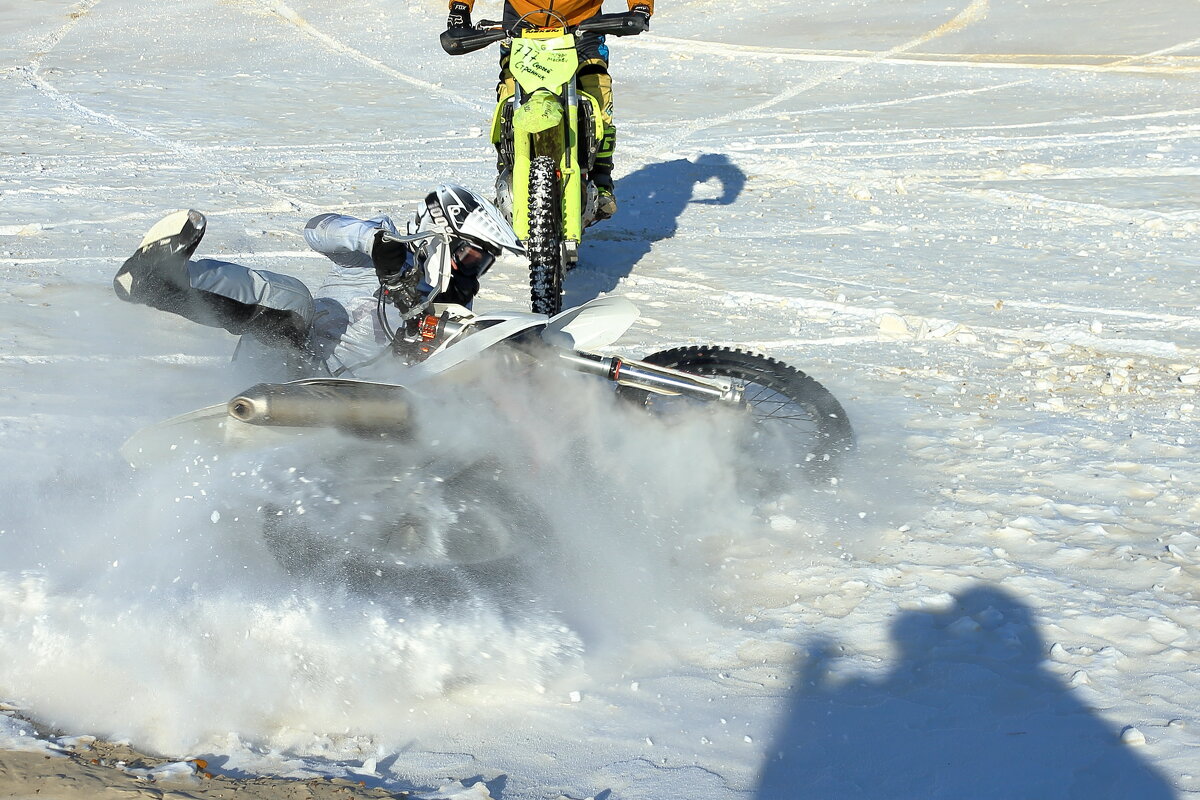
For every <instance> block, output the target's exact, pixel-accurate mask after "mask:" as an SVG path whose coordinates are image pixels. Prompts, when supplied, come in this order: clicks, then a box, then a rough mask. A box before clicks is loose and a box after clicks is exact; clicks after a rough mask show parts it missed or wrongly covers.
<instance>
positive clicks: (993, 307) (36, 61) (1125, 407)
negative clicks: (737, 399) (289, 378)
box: [0, 0, 1200, 800]
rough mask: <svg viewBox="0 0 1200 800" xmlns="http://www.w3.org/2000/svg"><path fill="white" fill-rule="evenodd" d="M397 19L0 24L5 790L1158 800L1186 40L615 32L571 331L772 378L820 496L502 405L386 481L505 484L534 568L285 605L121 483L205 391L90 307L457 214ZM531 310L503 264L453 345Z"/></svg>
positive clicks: (254, 548)
mask: <svg viewBox="0 0 1200 800" xmlns="http://www.w3.org/2000/svg"><path fill="white" fill-rule="evenodd" d="M489 2H490V3H491V5H492V6H494V8H490V7H489V6H488V3H489ZM610 3H611V0H610ZM609 10H619V9H616V8H612V9H609ZM489 12H494V13H489ZM498 14H499V3H498V2H492V0H486V2H485V0H480V3H479V5H478V6H477V8H476V17H485V16H498ZM444 20H445V7H444V3H440V2H435V1H434V0H409V2H407V3H381V2H374V1H373V0H349V2H344V3H319V2H313V1H312V0H288V2H286V3H285V2H282V1H281V0H239V1H238V2H220V3H218V2H199V3H196V2H193V3H183V2H179V1H178V0H168V1H166V2H157V3H137V2H133V1H132V0H83V1H82V2H78V3H70V2H64V1H63V0H46V1H45V2H41V3H37V4H16V3H7V4H0V58H2V62H0V114H2V115H3V118H4V120H5V122H4V138H3V146H2V148H0V308H2V313H3V320H4V324H3V326H0V452H2V454H3V458H2V461H0V480H2V481H3V496H4V499H3V502H2V503H0V652H3V653H4V656H5V657H4V659H3V665H2V666H0V701H3V705H0V747H3V748H8V749H30V748H33V749H35V750H44V751H45V752H46V754H47V755H48V756H51V757H52V758H53V757H54V756H55V755H56V754H57V753H58V752H59V751H61V750H62V748H63V747H65V746H66V743H68V742H70V741H77V740H78V737H92V736H95V737H103V738H106V739H111V740H118V741H122V740H124V741H128V742H130V743H132V744H133V745H134V746H137V747H139V748H142V749H144V750H146V751H148V752H155V753H158V754H161V755H162V756H164V757H165V758H167V759H170V760H172V763H185V760H186V759H188V758H192V759H195V758H197V757H202V758H203V759H204V760H205V761H206V762H207V763H208V764H209V765H210V769H212V770H213V771H216V772H219V773H221V774H226V775H232V776H240V775H254V774H274V775H283V776H291V777H311V776H322V775H325V776H335V777H340V778H349V779H352V780H354V781H359V780H361V781H364V782H366V783H367V784H368V785H371V786H378V787H383V788H387V789H390V790H392V791H396V792H400V791H412V792H414V793H416V794H418V795H421V796H430V797H432V796H447V795H454V796H460V797H463V798H466V797H475V798H482V797H486V796H489V795H490V796H491V797H495V798H504V799H505V800H524V799H525V798H556V797H560V796H562V797H567V798H575V799H577V800H582V798H609V797H611V798H618V797H619V798H629V799H632V798H648V799H649V798H666V797H689V798H706V800H725V798H739V797H754V798H757V799H758V800H775V799H776V798H793V797H803V798H846V797H886V798H908V797H913V798H916V797H921V798H933V797H939V798H960V797H976V798H1008V797H1039V798H1042V797H1044V798H1062V797H1077V798H1107V797H1112V798H1116V797H1120V798H1131V797H1138V798H1158V797H1163V798H1167V797H1185V796H1192V795H1200V610H1198V609H1197V604H1196V599H1197V594H1198V592H1197V584H1198V582H1200V495H1198V494H1197V488H1196V487H1197V486H1198V485H1200V460H1198V459H1197V443H1198V442H1200V430H1198V419H1200V414H1198V412H1197V390H1198V389H1200V286H1198V280H1200V255H1198V253H1200V247H1198V243H1200V181H1198V177H1200V104H1198V103H1197V98H1198V97H1200V39H1198V38H1196V37H1197V35H1198V33H1200V6H1197V4H1196V3H1195V2H1193V1H1192V0H1163V1H1162V2H1159V3H1155V4H1149V5H1147V4H1142V3H1135V2H1132V1H1131V0H1107V1H1106V2H1103V3H1073V4H1072V3H1068V4H1063V3H1051V2H1045V1H1044V0H1033V2H1028V3H1020V4H1002V3H995V2H990V1H989V0H972V2H965V1H964V2H962V3H960V4H957V5H946V4H940V3H931V2H908V3H899V4H897V3H884V2H880V1H879V0H860V1H859V2H850V0H821V1H820V2H817V3H810V4H799V5H797V6H794V7H793V6H780V4H778V3H767V2H764V1H763V0H730V1H729V2H724V3H715V2H709V1H708V0H681V2H664V3H662V5H661V7H660V8H659V10H658V12H657V13H656V15H655V16H654V21H653V26H652V30H651V31H650V32H649V33H648V34H645V35H642V36H638V37H630V38H623V39H619V40H612V41H610V43H609V44H610V47H611V51H612V73H613V75H614V80H615V84H616V106H617V119H618V124H619V141H618V150H617V170H616V174H617V177H618V184H617V193H618V197H619V200H620V203H621V208H620V211H619V213H618V216H617V217H616V218H614V219H612V220H610V221H607V222H604V223H602V224H600V225H598V226H596V227H594V228H592V229H590V230H589V231H588V235H587V238H586V241H585V243H584V245H583V247H582V249H581V263H580V266H579V268H578V269H576V270H575V271H574V272H572V273H571V274H570V275H569V276H568V278H567V282H566V289H567V291H566V298H565V300H566V305H575V304H578V303H580V302H583V301H585V300H588V299H591V298H593V297H596V296H599V295H602V294H607V293H612V294H619V295H622V296H625V297H628V298H630V299H631V300H633V301H634V302H635V303H637V304H638V306H639V307H640V309H641V312H642V317H641V318H640V320H639V321H638V323H636V325H635V326H634V328H633V329H632V330H631V331H630V332H629V333H628V334H627V335H626V337H625V338H624V339H623V340H622V342H620V343H619V345H618V346H617V347H616V348H615V349H616V350H617V351H619V352H621V353H624V354H626V355H631V356H637V355H641V354H645V353H649V352H652V351H654V350H659V349H663V348H666V347H671V346H678V345H683V344H694V343H719V344H726V345H738V346H743V347H748V348H753V349H755V350H758V351H761V352H765V353H767V354H769V355H771V356H773V357H775V358H779V359H781V360H783V361H786V362H788V363H790V364H794V365H796V366H797V367H799V368H801V369H803V370H805V371H806V372H808V373H810V374H812V375H813V376H814V377H816V378H817V379H818V380H820V381H821V382H822V383H823V384H824V385H826V386H827V387H828V388H829V389H830V390H831V391H832V392H833V393H834V394H835V395H836V396H837V397H838V398H839V399H840V400H841V401H842V403H843V405H844V406H845V407H846V409H847V411H848V413H849V416H850V419H851V421H852V422H853V424H854V426H855V429H856V433H857V436H858V444H859V447H858V450H857V452H856V453H855V455H854V457H853V459H852V460H851V461H850V462H849V463H848V464H847V465H846V467H845V469H844V470H843V473H842V475H841V477H840V479H839V481H838V482H837V483H836V484H833V483H823V484H818V485H813V484H811V483H808V482H805V481H797V482H796V483H795V484H794V485H793V486H792V487H791V488H790V489H788V490H786V491H784V492H782V493H781V494H780V495H779V496H777V497H773V498H769V499H762V498H758V499H756V500H754V501H750V500H748V499H747V498H746V497H745V496H744V494H743V493H741V492H740V491H739V488H738V483H737V481H736V479H735V478H734V474H733V473H734V469H735V464H736V462H737V454H736V452H734V450H735V447H734V445H733V443H732V442H731V441H730V440H729V439H728V438H727V437H723V436H722V435H721V434H720V432H714V431H713V430H711V429H710V428H708V427H706V426H705V424H704V420H703V419H684V420H682V421H680V422H678V423H677V424H674V425H664V424H660V423H656V422H654V421H651V420H647V419H645V418H643V417H640V416H637V415H634V414H632V413H630V412H629V410H628V409H626V408H623V407H619V406H618V404H617V403H616V401H615V399H613V398H612V397H611V396H610V395H607V394H605V393H603V392H602V391H600V390H598V389H597V388H596V387H592V386H591V385H590V384H587V383H586V382H581V381H580V380H579V379H577V378H570V377H561V376H547V377H546V378H545V380H544V381H539V382H536V383H535V385H528V384H523V383H518V382H513V381H505V380H502V379H499V378H498V379H497V380H494V381H491V382H489V383H488V385H487V386H475V387H471V386H467V387H462V388H461V391H460V392H459V393H458V394H457V395H455V396H448V397H445V398H442V399H441V401H440V402H439V404H438V407H437V409H436V410H435V413H434V414H433V415H432V417H433V418H434V419H437V420H438V421H439V422H440V426H438V427H436V428H435V429H430V430H427V431H425V437H424V438H423V440H422V442H421V443H420V444H418V445H416V446H415V449H414V452H413V460H414V464H419V463H425V462H424V461H423V459H429V458H432V457H433V456H434V455H436V453H437V452H439V451H442V450H445V449H446V448H451V449H455V448H457V450H458V451H464V452H466V451H469V452H473V453H478V454H479V455H480V456H481V457H487V458H491V459H495V460H496V461H497V462H498V463H500V464H501V465H502V466H504V465H507V467H508V469H506V470H502V471H501V472H498V473H497V474H498V475H499V476H502V478H503V480H504V481H506V482H508V483H509V484H510V488H513V489H515V490H519V491H520V492H521V493H522V496H528V497H530V498H532V499H533V500H534V501H535V502H536V503H537V505H538V507H539V508H540V512H539V513H540V514H543V515H544V517H545V519H546V520H547V521H548V523H549V525H550V528H551V529H552V530H553V531H554V537H553V547H554V548H555V551H556V554H557V555H558V556H559V560H558V561H557V562H555V563H557V564H558V565H559V566H558V568H556V569H553V570H547V569H541V570H537V569H534V570H531V571H530V572H529V574H520V575H516V576H514V577H513V578H512V580H511V581H508V582H505V583H502V584H501V585H500V586H499V587H497V586H490V585H483V584H474V583H471V582H467V583H463V584H461V585H458V584H456V585H454V586H451V587H447V586H444V585H440V584H439V585H435V586H426V585H424V584H423V583H421V582H416V583H414V584H413V585H411V586H406V587H404V588H403V589H398V590H397V591H396V592H395V593H394V594H387V595H379V594H371V593H359V592H355V591H352V590H348V589H347V588H346V587H344V586H338V585H336V583H331V582H304V581H299V582H298V581H296V580H295V579H294V578H293V577H292V576H289V575H287V574H286V573H285V572H284V571H283V570H282V569H281V568H280V567H279V564H278V563H277V562H276V561H275V560H274V559H273V558H272V557H271V554H270V553H269V552H268V551H267V549H266V548H264V546H263V542H262V540H261V537H260V536H259V535H258V533H257V529H256V527H255V525H254V522H255V520H254V519H251V518H250V517H252V516H253V515H252V514H251V515H248V514H247V511H246V510H247V509H252V508H256V507H259V506H261V505H262V504H263V503H264V502H267V500H269V498H267V497H266V494H269V492H268V491H267V490H269V489H271V488H272V487H274V486H277V484H273V483H271V482H270V481H266V480H263V479H261V477H262V475H263V473H264V463H263V462H262V461H261V460H260V461H258V462H255V461H254V460H253V458H249V457H245V456H243V457H240V458H239V457H237V456H233V457H222V458H219V459H216V460H212V459H210V460H207V461H204V462H203V463H199V462H192V463H189V464H185V465H184V466H183V467H182V468H180V469H164V470H152V471H150V473H149V474H147V472H146V471H144V470H143V471H139V472H134V471H133V470H132V469H131V468H130V467H129V466H128V465H127V464H126V463H125V462H124V461H123V460H122V459H121V458H120V456H119V455H118V453H117V449H118V448H119V446H120V445H121V443H122V442H123V441H124V440H125V439H126V438H127V437H129V436H130V435H131V434H132V433H133V432H134V431H135V430H137V429H138V428H140V427H142V426H144V425H147V424H150V423H153V422H155V421H158V420H161V419H165V418H167V417H170V416H172V415H175V414H179V413H183V412H185V411H188V410H190V409H193V408H198V407H201V406H205V405H209V404H211V403H217V402H223V401H224V400H226V399H228V398H229V397H230V396H232V394H233V393H235V392H236V391H238V390H239V389H241V388H244V386H246V385H247V383H248V382H250V379H248V378H247V376H245V375H242V374H239V373H238V372H237V371H236V370H234V369H232V368H231V367H230V365H229V363H228V359H229V355H230V353H231V351H232V348H233V344H234V343H233V341H232V339H231V338H230V337H229V336H228V335H226V334H224V333H223V332H221V331H217V330H212V329H205V328H200V327H198V326H194V325H191V324H190V323H188V322H186V321H183V320H180V319H176V318H172V317H169V316H167V315H165V314H160V313H156V312H153V311H151V310H150V309H147V308H144V307H135V306H130V305H125V304H122V303H120V302H119V301H118V300H117V299H116V298H115V297H114V295H113V293H112V290H111V288H110V281H111V279H112V275H113V273H114V272H115V270H116V268H117V267H118V266H119V265H120V263H121V261H122V260H123V259H124V258H125V257H127V256H128V255H129V253H131V252H132V250H133V248H134V247H135V246H136V244H137V242H138V241H139V240H140V237H141V235H142V233H143V232H144V231H145V230H146V229H147V228H149V226H150V225H151V224H153V222H154V221H155V220H156V219H158V218H159V217H160V216H162V215H163V214H165V213H166V212H167V211H170V210H173V209H176V208H187V207H192V208H196V209H199V210H201V211H203V212H204V213H205V214H207V215H208V218H209V226H208V233H207V236H206V239H205V241H204V243H203V245H202V249H201V254H202V255H213V256H216V255H220V256H222V257H225V258H228V259H230V260H238V261H241V262H244V263H246V264H249V265H251V266H254V267H260V268H265V269H271V270H275V271H279V272H287V273H291V274H296V275H298V276H300V277H302V278H303V279H305V280H306V281H308V282H309V283H310V284H312V285H316V284H318V283H319V281H320V279H321V277H322V275H323V271H324V266H323V260H322V259H321V257H320V256H318V255H317V254H315V253H312V252H310V251H308V250H307V249H306V248H305V245H304V242H303V239H302V237H301V235H300V232H301V229H302V226H303V224H304V222H305V221H306V220H307V219H308V218H309V217H310V216H312V215H314V214H316V213H319V212H323V211H336V210H344V211H347V212H348V213H352V214H358V215H360V216H370V215H373V214H376V213H395V214H397V215H401V216H402V215H403V214H406V213H408V211H409V210H410V209H411V208H412V207H413V204H414V203H415V202H417V201H418V200H419V199H420V198H422V197H423V196H424V194H425V192H427V191H428V190H429V189H430V188H432V186H433V185H435V184H436V183H438V182H440V181H444V180H453V181H456V182H459V183H463V184H465V185H467V186H470V187H472V188H475V189H477V190H479V191H481V192H485V193H486V192H488V191H490V187H491V182H492V178H493V168H494V157H493V153H492V149H491V145H490V143H489V142H488V140H487V137H486V135H485V131H486V130H487V127H488V124H489V119H490V114H491V103H490V99H489V98H490V97H491V93H492V90H493V87H494V79H495V74H496V64H495V58H496V51H495V50H494V49H489V50H485V51H482V52H479V53H475V54H471V55H468V56H463V57H458V58H451V57H449V56H446V55H445V54H444V53H443V52H442V51H441V49H440V48H439V47H438V44H437V34H438V33H439V32H440V31H441V29H442V27H443V25H444ZM527 285H528V278H527V273H526V272H525V271H524V264H523V263H522V262H521V261H520V260H518V259H515V258H506V259H504V260H502V261H501V262H500V263H499V264H498V265H497V266H496V267H495V268H494V269H493V271H492V272H491V273H489V275H488V276H487V278H486V279H485V282H484V288H483V291H482V293H481V294H480V297H479V299H478V300H477V303H476V306H477V308H479V309H484V310H486V309H495V308H512V309H519V308H523V307H524V306H525V304H526V303H527V302H528V301H527V293H526V292H527ZM514 453H520V454H521V458H524V459H525V460H524V461H521V460H519V459H518V458H517V457H516V456H514V455H513V454H514ZM505 459H510V460H511V461H510V462H508V463H507V464H506V462H505ZM527 463H535V464H537V465H538V469H535V470H532V471H530V472H529V473H528V474H525V475H523V476H522V477H521V479H520V480H518V479H516V478H514V477H512V476H513V475H514V473H515V472H516V471H517V470H518V469H519V465H520V464H527ZM268 466H269V465H268ZM276 466H278V467H280V470H282V471H283V472H284V474H286V467H287V466H288V465H287V464H276ZM356 469H362V470H363V472H364V474H366V473H369V470H370V467H369V465H359V466H358V467H357V468H356ZM268 471H270V470H268ZM300 474H301V475H302V474H303V470H300ZM431 477H433V478H440V477H444V476H431ZM297 480H299V479H297ZM298 485H299V484H298V483H297V486H298ZM387 511H388V509H387V508H381V509H380V512H381V513H384V512H387ZM167 769H168V770H169V769H170V768H167ZM445 787H449V788H445ZM439 790H441V791H442V794H440V795H438V794H437V792H438V791H439Z"/></svg>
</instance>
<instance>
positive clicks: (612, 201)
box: [446, 0, 654, 219]
mask: <svg viewBox="0 0 1200 800" xmlns="http://www.w3.org/2000/svg"><path fill="white" fill-rule="evenodd" d="M601 2H602V0H564V2H562V3H561V4H560V5H557V6H556V5H555V3H554V0H550V3H549V4H548V5H549V9H546V8H545V6H544V5H543V4H542V3H543V0H505V3H504V29H505V30H510V31H511V30H512V29H513V28H514V27H516V25H517V23H518V22H519V21H521V20H522V19H524V24H526V25H530V26H534V25H544V26H547V27H553V26H557V25H561V24H563V23H565V24H566V25H578V24H579V23H580V22H583V21H584V20H585V19H589V18H591V17H594V16H596V15H597V14H599V13H600V5H601ZM627 2H628V4H629V12H630V13H631V14H637V15H639V16H641V17H644V18H645V20H644V22H645V27H646V29H647V30H648V29H649V28H650V16H651V15H652V14H653V13H654V0H627ZM474 6H475V0H451V1H450V15H449V17H448V18H447V20H446V27H447V28H448V29H450V30H454V29H461V28H470V27H471V9H472V8H474ZM539 12H541V13H539ZM558 18H561V19H562V22H560V21H559V19H558ZM577 39H578V42H579V71H578V72H577V73H576V76H577V80H578V83H579V90H580V91H581V92H585V93H586V94H589V95H591V96H592V97H593V98H595V100H596V102H597V103H598V104H599V107H600V113H601V115H602V116H603V118H604V128H605V131H606V133H605V136H604V141H603V142H601V143H600V149H599V151H598V152H597V153H596V162H595V166H593V167H592V171H591V178H592V182H593V183H595V185H596V189H597V191H598V192H599V195H600V196H599V198H598V201H597V207H596V216H597V217H598V218H599V219H608V218H609V217H611V216H612V215H613V214H615V213H617V198H616V197H615V196H614V194H613V179H612V168H613V151H614V150H615V149H616V143H617V131H616V129H615V128H614V127H613V119H612V115H613V91H612V77H611V76H610V75H609V74H608V45H607V44H605V43H604V36H603V35H600V34H595V33H590V32H588V33H582V34H577ZM509 54H510V51H509V48H507V47H502V48H501V49H500V82H499V84H497V86H496V100H497V101H498V102H502V101H504V100H506V99H507V98H509V97H511V96H512V95H513V93H514V92H515V91H516V81H515V80H514V79H513V76H512V73H511V72H509V69H508V58H509Z"/></svg>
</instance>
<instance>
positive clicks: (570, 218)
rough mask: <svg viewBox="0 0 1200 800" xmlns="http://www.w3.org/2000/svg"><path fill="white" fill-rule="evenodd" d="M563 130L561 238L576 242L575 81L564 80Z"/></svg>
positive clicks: (579, 212)
mask: <svg viewBox="0 0 1200 800" xmlns="http://www.w3.org/2000/svg"><path fill="white" fill-rule="evenodd" d="M566 128H567V129H566V130H565V131H563V144H564V148H563V150H564V152H563V158H562V163H561V164H560V165H559V169H560V170H561V171H562V176H563V216H564V220H563V221H564V222H565V224H564V225H563V238H564V239H570V240H571V241H573V242H578V241H580V240H582V238H583V190H582V188H581V186H580V182H581V176H580V172H579V90H578V88H577V87H576V86H575V79H574V78H572V79H571V80H569V81H567V125H566Z"/></svg>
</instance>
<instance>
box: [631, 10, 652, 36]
mask: <svg viewBox="0 0 1200 800" xmlns="http://www.w3.org/2000/svg"><path fill="white" fill-rule="evenodd" d="M629 13H630V15H632V16H636V17H639V18H641V21H642V26H643V27H642V30H644V31H648V30H650V6H644V5H640V4H639V5H636V6H634V7H633V8H631V9H629Z"/></svg>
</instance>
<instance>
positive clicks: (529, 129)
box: [513, 92, 563, 133]
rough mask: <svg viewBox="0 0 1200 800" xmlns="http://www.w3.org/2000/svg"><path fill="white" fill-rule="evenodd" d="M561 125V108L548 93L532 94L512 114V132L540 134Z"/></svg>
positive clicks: (555, 99)
mask: <svg viewBox="0 0 1200 800" xmlns="http://www.w3.org/2000/svg"><path fill="white" fill-rule="evenodd" d="M561 124H563V107H562V103H560V102H559V100H558V98H557V97H555V96H554V95H553V94H551V93H550V92H534V93H533V95H531V96H530V98H529V99H528V100H526V101H525V102H524V103H522V104H521V105H520V106H518V107H517V110H516V112H514V113H513V130H514V131H518V132H521V133H541V132H542V131H548V130H551V129H553V128H556V127H558V126H559V125H561Z"/></svg>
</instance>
